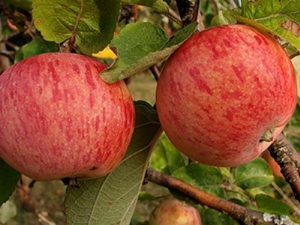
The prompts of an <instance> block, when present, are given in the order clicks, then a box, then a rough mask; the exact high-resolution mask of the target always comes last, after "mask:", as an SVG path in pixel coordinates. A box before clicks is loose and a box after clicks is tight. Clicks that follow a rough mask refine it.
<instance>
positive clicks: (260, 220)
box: [145, 168, 295, 225]
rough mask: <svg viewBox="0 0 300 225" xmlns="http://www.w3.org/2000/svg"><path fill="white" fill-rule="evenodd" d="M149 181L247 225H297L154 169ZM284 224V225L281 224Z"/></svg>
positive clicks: (150, 173) (151, 170)
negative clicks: (215, 194)
mask: <svg viewBox="0 0 300 225" xmlns="http://www.w3.org/2000/svg"><path fill="white" fill-rule="evenodd" d="M145 179H146V180H147V181H150V182H153V183H156V184H158V185H162V186H164V187H167V188H169V189H172V190H176V191H178V192H180V193H181V194H183V195H185V196H187V197H189V198H192V199H194V200H196V201H197V202H198V203H200V204H201V205H203V206H208V207H210V208H212V209H215V210H218V211H220V212H222V213H227V214H228V215H229V216H231V217H232V218H234V219H235V220H237V221H239V222H240V223H241V224H246V225H275V224H286V225H295V223H293V222H292V221H290V219H289V218H288V217H287V216H278V215H271V214H268V213H261V212H258V211H254V210H251V209H248V208H245V207H243V206H240V205H238V204H235V203H233V202H230V201H227V200H225V199H222V198H219V197H217V196H214V195H212V194H209V193H206V192H204V191H202V190H199V189H197V188H195V187H193V186H191V185H189V184H187V183H185V182H183V181H181V180H178V179H176V178H174V177H172V176H170V175H166V174H162V173H161V172H158V171H155V170H153V169H149V168H148V169H147V172H146V177H145ZM280 222H284V223H280Z"/></svg>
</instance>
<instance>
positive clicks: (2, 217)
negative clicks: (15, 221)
mask: <svg viewBox="0 0 300 225" xmlns="http://www.w3.org/2000/svg"><path fill="white" fill-rule="evenodd" d="M16 215H17V206H16V203H15V202H14V201H13V200H12V199H9V200H8V201H6V202H5V203H4V204H2V205H1V207H0V224H7V223H8V222H9V221H10V220H11V219H12V218H13V217H15V216H16Z"/></svg>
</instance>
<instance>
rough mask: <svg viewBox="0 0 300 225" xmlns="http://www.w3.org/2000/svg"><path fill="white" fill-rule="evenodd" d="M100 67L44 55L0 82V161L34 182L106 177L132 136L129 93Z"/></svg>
mask: <svg viewBox="0 0 300 225" xmlns="http://www.w3.org/2000/svg"><path fill="white" fill-rule="evenodd" d="M104 68H106V65H105V64H103V63H100V62H99V61H97V60H95V59H92V58H90V57H87V56H83V55H79V54H71V53H46V54H41V55H37V56H33V57H30V58H27V59H25V60H22V61H20V62H18V63H16V64H15V65H13V66H12V67H10V68H9V69H8V70H6V71H5V72H4V73H3V74H2V75H1V76H0V124H1V126H0V157H1V158H3V160H5V161H6V162H7V163H8V164H9V165H10V166H12V167H13V168H15V169H16V170H18V171H19V172H21V173H23V174H25V175H27V176H29V177H31V178H32V179H35V180H43V181H45V180H55V179H62V178H75V177H76V178H90V177H97V176H103V175H105V174H107V173H109V172H110V171H112V170H113V169H114V168H115V167H116V166H117V165H118V164H119V163H120V161H121V159H122V158H123V156H124V154H125V152H126V150H127V147H128V145H129V143H130V141H131V137H132V134H133V130H134V121H135V112H134V105H133V101H132V98H131V94H130V92H129V90H128V88H127V86H126V85H125V83H124V82H123V81H120V82H117V83H114V84H107V83H105V82H104V81H102V80H101V78H100V77H99V73H100V72H101V71H102V70H103V69H104Z"/></svg>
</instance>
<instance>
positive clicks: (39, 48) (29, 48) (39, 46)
mask: <svg viewBox="0 0 300 225" xmlns="http://www.w3.org/2000/svg"><path fill="white" fill-rule="evenodd" d="M57 50H58V47H57V44H55V43H54V42H48V41H45V40H43V39H42V38H40V37H34V38H33V39H32V41H31V42H29V43H27V44H25V45H23V46H22V47H21V48H20V49H19V50H18V51H17V52H16V56H15V62H18V61H20V60H22V59H25V58H28V57H30V56H34V55H37V54H41V53H46V52H56V51H57Z"/></svg>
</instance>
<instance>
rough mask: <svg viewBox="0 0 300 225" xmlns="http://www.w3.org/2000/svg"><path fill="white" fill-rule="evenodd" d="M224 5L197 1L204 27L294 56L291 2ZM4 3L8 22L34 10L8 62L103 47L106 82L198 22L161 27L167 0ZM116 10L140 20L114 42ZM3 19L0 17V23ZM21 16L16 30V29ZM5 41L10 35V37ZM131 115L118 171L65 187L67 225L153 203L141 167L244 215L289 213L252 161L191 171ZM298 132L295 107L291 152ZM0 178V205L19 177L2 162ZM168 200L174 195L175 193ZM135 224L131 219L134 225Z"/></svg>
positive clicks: (212, 219)
mask: <svg viewBox="0 0 300 225" xmlns="http://www.w3.org/2000/svg"><path fill="white" fill-rule="evenodd" d="M228 2H229V1H225V0H219V1H214V4H212V2H211V1H209V0H203V1H201V5H200V6H201V13H202V18H203V19H204V21H203V22H204V24H205V26H206V27H207V28H208V27H210V26H216V25H223V24H233V23H236V22H239V23H245V24H248V25H251V26H254V27H256V28H257V29H260V30H262V31H267V32H269V33H271V34H273V35H275V36H278V37H280V38H282V39H284V40H286V41H287V42H288V43H289V44H290V45H292V46H294V47H295V48H296V49H298V50H300V42H299V35H300V33H299V32H300V28H299V24H300V4H299V3H298V1H290V0H281V1H275V0H255V1H250V0H243V1H242V7H241V8H239V9H238V8H234V9H232V7H229V5H228V4H229V3H228ZM231 2H234V1H231ZM4 3H5V4H6V5H12V6H15V7H17V9H14V7H12V8H10V10H11V15H15V14H14V13H15V11H13V10H18V9H19V8H21V9H22V10H27V11H29V12H28V14H30V11H31V10H32V9H33V10H32V16H33V22H34V25H35V27H36V28H37V30H38V32H36V33H30V31H27V30H26V31H24V34H26V35H27V33H30V35H32V38H31V39H30V40H31V41H30V42H27V43H25V44H24V43H23V44H20V45H19V44H16V49H18V50H17V51H15V52H13V53H16V54H15V55H14V54H11V55H13V56H14V57H13V59H14V61H15V62H17V61H19V60H21V59H23V58H27V57H29V56H32V55H35V54H40V53H44V52H51V51H58V44H61V43H62V42H64V41H66V40H71V41H72V38H74V40H75V47H76V48H75V49H76V50H78V52H79V53H83V54H87V55H91V54H92V53H95V52H98V51H99V50H101V49H103V48H104V47H105V46H107V45H108V44H110V46H111V47H112V48H113V49H114V50H116V51H117V54H118V58H117V59H116V61H115V62H114V63H113V64H112V65H111V66H110V67H109V68H107V69H106V70H105V71H103V73H101V74H100V76H101V77H102V78H103V79H104V80H105V81H106V82H109V83H112V82H115V81H117V80H121V79H125V78H129V77H131V76H133V75H135V74H137V73H139V72H141V71H143V70H146V69H148V68H149V67H150V66H153V65H156V64H157V63H159V64H160V63H162V62H163V60H165V59H166V58H167V57H169V56H170V55H171V54H172V53H173V52H174V51H175V50H176V49H177V48H178V47H179V46H180V45H181V44H182V43H183V42H184V41H185V40H186V39H187V38H188V37H189V36H190V35H192V33H193V32H195V30H196V27H197V26H198V24H197V23H192V24H190V25H188V26H186V27H184V28H182V27H181V26H180V25H179V24H175V22H172V21H171V22H167V23H166V22H165V21H164V22H162V21H160V20H161V17H162V16H161V13H169V7H173V9H174V11H175V12H176V8H174V4H173V3H174V1H173V2H172V1H170V0H110V1H98V0H96V1H87V0H81V1H79V0H75V1H64V0H51V1H50V0H46V1H45V0H32V4H31V0H26V1H25V0H24V1H20V0H5V1H4ZM121 3H125V4H131V5H143V6H146V9H145V11H144V12H143V13H142V16H141V18H143V20H142V19H140V21H138V22H135V23H131V24H128V25H126V26H125V28H123V29H121V32H120V34H119V35H118V36H116V37H114V38H113V34H114V31H115V30H116V28H118V29H120V26H119V27H118V26H117V22H118V17H119V13H120V8H121ZM168 4H170V6H168ZM154 11H155V13H153V12H154ZM16 12H17V11H16ZM154 14H155V16H156V17H158V18H159V23H153V21H154V19H153V18H152V17H153V15H154ZM16 15H18V16H19V17H17V18H16V17H10V19H11V18H13V20H12V22H14V23H15V24H16V25H18V27H20V24H22V23H24V24H27V25H28V24H30V23H29V22H31V21H29V20H28V21H27V20H26V19H24V18H23V17H22V15H23V14H16ZM20 15H21V16H20ZM5 16H6V15H4V14H1V19H2V21H3V22H4V21H5ZM20 17H22V20H21V22H22V23H18V22H20V21H19V19H20ZM150 17H151V19H150ZM144 19H145V20H144ZM164 19H165V18H164ZM156 20H158V19H156ZM156 20H155V21H156ZM141 21H143V22H141ZM145 21H151V23H150V22H145ZM160 22H161V23H160ZM166 24H167V26H169V27H168V28H172V29H171V30H172V32H173V36H170V35H169V34H167V32H166V29H165V27H164V28H163V26H162V25H166ZM4 26H5V25H4ZM5 29H7V26H6V28H5ZM22 32H23V31H22ZM26 32H27V33H26ZM39 32H40V33H39ZM7 34H9V35H11V34H14V33H13V31H11V30H10V31H9V32H7ZM40 34H41V36H42V37H41V36H40ZM5 35H6V33H5ZM30 35H29V36H30ZM11 36H13V35H11ZM21 37H24V36H21ZM20 39H22V38H20ZM10 41H11V40H9V41H8V42H10ZM17 43H19V42H17ZM146 91H147V90H146ZM136 115H137V117H136V129H135V132H134V136H133V139H132V141H131V144H130V147H129V149H128V152H127V154H126V156H125V158H124V159H123V161H122V162H121V164H120V166H119V167H118V168H116V170H115V171H114V172H112V173H111V174H109V175H107V176H106V177H103V178H98V179H90V180H79V186H80V188H79V189H75V188H70V187H68V188H67V193H66V202H65V205H66V208H67V210H66V213H67V217H68V222H69V224H81V225H83V224H89V225H93V224H100V225H101V224H105V225H110V224H120V225H128V224H129V223H130V221H131V218H132V215H133V213H134V210H135V206H136V203H137V201H143V202H152V201H155V200H157V199H156V195H155V194H152V193H149V192H147V191H141V186H142V183H143V182H144V175H145V170H146V168H147V166H150V167H151V168H154V169H156V170H159V171H161V172H163V173H165V174H170V175H172V176H173V177H175V178H178V179H180V180H183V181H185V182H186V183H188V184H191V185H192V186H194V187H196V188H198V189H201V190H203V191H206V192H209V193H211V194H213V195H216V196H218V197H221V198H224V199H226V200H229V201H232V202H235V203H238V204H240V205H243V206H246V207H248V208H251V209H256V210H260V211H262V212H268V213H277V214H285V215H290V214H291V213H293V210H292V209H291V207H290V206H289V205H287V204H286V203H285V202H284V201H282V199H281V198H280V197H278V196H277V195H275V194H274V192H275V190H274V188H273V186H272V182H273V180H274V177H273V174H272V171H271V169H270V168H269V166H268V164H267V163H266V162H265V161H264V160H262V159H256V160H254V161H252V162H250V163H248V164H246V165H242V166H239V167H236V168H232V169H230V168H217V167H211V166H207V165H203V164H198V163H192V164H190V162H189V159H188V158H187V157H186V156H184V155H182V154H181V153H180V152H179V151H178V150H177V149H176V148H175V147H174V146H173V145H172V144H171V143H170V141H169V140H168V138H167V137H166V136H165V135H162V136H161V137H160V139H159V141H158V143H157V145H155V141H156V140H157V139H158V138H159V134H161V127H160V124H159V121H158V118H157V114H156V111H155V110H154V109H153V107H152V106H150V105H149V104H148V103H146V102H137V103H136ZM299 126H300V107H299V106H297V108H296V111H295V113H294V115H293V117H292V119H291V120H290V122H289V124H288V125H287V127H286V130H285V132H286V134H287V136H288V138H289V140H290V141H291V143H292V144H294V146H295V147H296V148H298V150H300V148H299V144H300V135H299V134H300V130H299ZM154 147H155V148H154ZM152 150H153V151H152ZM0 173H1V174H0V193H1V195H0V204H3V203H4V202H6V201H7V200H8V199H9V197H10V196H11V194H12V193H13V191H14V189H15V187H16V185H17V182H18V179H19V176H20V174H19V173H18V172H16V171H14V170H13V169H12V168H10V167H9V166H8V165H7V164H6V163H5V162H4V161H3V160H2V159H0ZM281 185H282V187H285V186H286V183H285V182H284V181H282V180H281ZM172 194H174V195H175V196H177V195H176V193H174V192H172ZM288 194H290V193H288ZM177 197H179V198H180V197H182V196H179V195H178V196H177ZM279 199H280V200H279ZM197 208H198V209H199V211H200V213H201V216H202V221H203V224H228V225H236V224H237V222H236V221H234V220H233V219H232V218H230V217H229V216H228V215H225V214H223V213H220V212H217V211H215V210H213V209H209V208H207V207H205V206H199V205H198V206H197ZM142 222H143V221H137V220H136V219H135V221H134V224H141V223H142Z"/></svg>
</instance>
